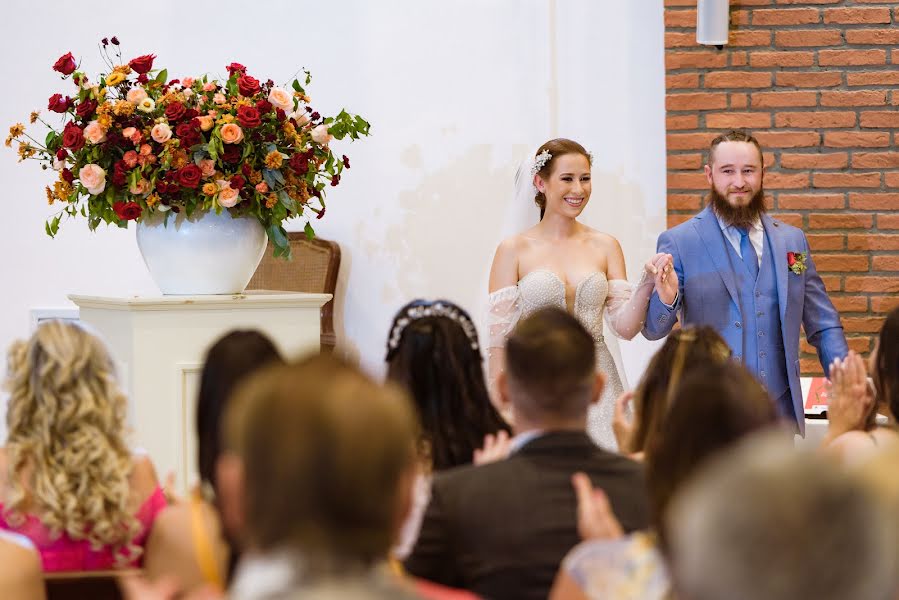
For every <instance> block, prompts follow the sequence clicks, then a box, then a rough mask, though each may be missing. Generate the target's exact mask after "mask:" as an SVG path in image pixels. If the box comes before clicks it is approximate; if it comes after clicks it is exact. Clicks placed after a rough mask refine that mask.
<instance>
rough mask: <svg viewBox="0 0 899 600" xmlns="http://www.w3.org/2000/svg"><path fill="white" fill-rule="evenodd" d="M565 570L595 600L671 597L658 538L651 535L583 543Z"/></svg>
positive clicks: (634, 535)
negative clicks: (605, 599)
mask: <svg viewBox="0 0 899 600" xmlns="http://www.w3.org/2000/svg"><path fill="white" fill-rule="evenodd" d="M562 569H564V570H565V572H567V573H568V574H569V575H570V576H571V578H572V579H573V580H574V581H575V583H577V584H578V586H579V587H580V588H581V591H582V592H583V593H584V595H585V596H586V597H587V598H590V599H591V600H593V599H596V600H601V599H604V598H640V599H641V600H665V599H667V598H670V597H671V596H670V584H669V578H668V570H667V569H666V568H665V563H664V561H663V559H662V556H661V554H659V551H658V548H657V544H656V539H655V536H654V535H652V534H650V533H647V532H639V531H638V532H636V533H633V534H631V535H629V536H627V537H624V538H621V539H619V540H594V541H589V542H584V543H582V544H579V545H578V546H575V547H574V549H573V550H572V551H571V552H569V553H568V556H566V557H565V560H564V561H563V562H562Z"/></svg>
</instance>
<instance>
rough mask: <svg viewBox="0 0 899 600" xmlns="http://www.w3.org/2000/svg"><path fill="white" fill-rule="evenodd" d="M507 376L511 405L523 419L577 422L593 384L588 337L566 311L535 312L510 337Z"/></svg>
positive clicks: (592, 358)
mask: <svg viewBox="0 0 899 600" xmlns="http://www.w3.org/2000/svg"><path fill="white" fill-rule="evenodd" d="M506 375H507V381H508V385H509V392H510V396H511V400H512V402H513V403H514V404H515V406H516V409H517V410H520V411H522V412H523V413H524V414H526V415H527V416H528V417H531V418H535V419H539V418H540V417H541V416H547V417H550V416H551V417H561V418H576V417H580V416H582V415H584V414H586V412H587V408H588V406H589V404H590V400H591V395H592V393H593V389H594V385H595V383H596V346H595V342H594V340H593V336H592V335H590V333H589V332H588V331H587V330H586V329H584V326H583V325H581V323H580V322H579V321H578V320H577V319H576V318H574V317H573V316H571V315H570V314H569V313H568V312H566V311H564V310H562V309H560V308H543V309H540V310H538V311H536V312H534V313H533V314H531V315H530V316H528V317H526V318H524V319H522V320H521V321H519V323H518V325H517V326H516V327H515V330H514V331H513V332H512V335H510V336H509V339H508V341H507V342H506Z"/></svg>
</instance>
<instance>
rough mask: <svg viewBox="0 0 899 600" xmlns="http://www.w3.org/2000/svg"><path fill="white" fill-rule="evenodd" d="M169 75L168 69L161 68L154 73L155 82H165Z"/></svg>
mask: <svg viewBox="0 0 899 600" xmlns="http://www.w3.org/2000/svg"><path fill="white" fill-rule="evenodd" d="M168 77H169V70H168V69H163V70H162V71H160V72H159V73H157V74H156V82H157V83H165V82H166V80H167V79H168Z"/></svg>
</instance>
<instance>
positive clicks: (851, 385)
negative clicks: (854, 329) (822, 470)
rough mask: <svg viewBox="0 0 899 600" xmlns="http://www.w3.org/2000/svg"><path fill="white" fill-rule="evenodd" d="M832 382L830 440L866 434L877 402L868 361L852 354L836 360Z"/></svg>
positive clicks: (828, 407) (828, 404)
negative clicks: (870, 383)
mask: <svg viewBox="0 0 899 600" xmlns="http://www.w3.org/2000/svg"><path fill="white" fill-rule="evenodd" d="M830 381H831V389H830V398H829V400H828V402H827V418H828V421H830V428H829V431H828V436H829V437H830V438H834V437H836V436H838V435H840V434H843V433H846V432H847V431H853V430H863V429H864V427H865V421H866V420H867V417H868V415H869V414H870V412H871V409H872V408H873V407H874V401H875V399H874V394H873V393H872V391H871V388H870V386H869V385H868V374H867V372H866V371H865V361H864V360H862V357H861V356H859V355H858V354H856V353H855V352H854V351H852V350H850V351H849V355H848V356H847V357H846V358H845V359H843V360H840V359H839V358H837V359H835V360H834V361H833V363H832V364H831V365H830Z"/></svg>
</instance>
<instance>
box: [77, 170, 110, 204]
mask: <svg viewBox="0 0 899 600" xmlns="http://www.w3.org/2000/svg"><path fill="white" fill-rule="evenodd" d="M78 179H80V180H81V185H83V186H84V187H86V188H87V193H89V194H90V195H92V196H98V195H99V194H101V193H103V190H104V189H106V171H104V170H103V169H102V168H100V165H95V164H93V163H90V164H86V165H84V166H83V167H81V169H80V170H79V171H78Z"/></svg>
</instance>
